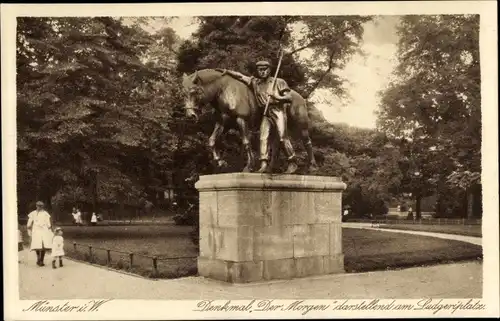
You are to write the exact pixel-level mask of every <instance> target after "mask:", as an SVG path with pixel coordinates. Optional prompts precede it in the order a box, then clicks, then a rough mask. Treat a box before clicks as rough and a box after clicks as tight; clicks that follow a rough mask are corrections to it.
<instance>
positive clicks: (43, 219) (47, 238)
mask: <svg viewBox="0 0 500 321" xmlns="http://www.w3.org/2000/svg"><path fill="white" fill-rule="evenodd" d="M43 207H44V204H43V202H36V210H34V211H33V212H31V213H29V214H28V223H27V224H26V227H27V228H28V234H29V235H30V236H31V250H32V251H35V253H36V259H37V260H36V264H37V265H38V266H44V265H45V264H44V263H43V260H44V258H45V252H46V251H47V250H50V249H51V247H52V236H53V234H52V231H51V227H52V224H51V221H50V215H49V213H47V212H46V211H45V210H44V209H43Z"/></svg>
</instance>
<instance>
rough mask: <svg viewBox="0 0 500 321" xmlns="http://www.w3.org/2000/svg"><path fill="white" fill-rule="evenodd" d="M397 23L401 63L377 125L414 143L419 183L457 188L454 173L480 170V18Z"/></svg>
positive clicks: (431, 18) (415, 19)
mask: <svg viewBox="0 0 500 321" xmlns="http://www.w3.org/2000/svg"><path fill="white" fill-rule="evenodd" d="M398 29H399V31H398V34H399V37H400V40H399V49H398V59H399V65H398V67H397V69H396V72H395V79H394V80H393V81H392V82H391V83H390V85H389V86H388V88H387V89H386V90H385V91H383V93H382V102H381V106H380V113H379V121H378V126H379V128H380V129H381V130H384V131H385V132H386V133H387V134H388V135H389V136H390V137H393V138H396V139H400V140H403V139H404V140H405V141H406V144H407V145H408V144H409V145H411V148H410V149H411V150H412V153H411V154H412V155H411V157H410V163H411V164H412V165H413V166H414V167H413V168H412V170H413V171H414V172H416V173H420V174H422V176H420V175H416V177H414V178H413V179H412V183H411V184H413V188H414V189H416V190H418V191H420V192H422V191H428V190H429V189H430V188H435V189H437V190H440V191H441V192H443V188H444V189H446V188H447V189H450V188H456V187H457V185H456V184H455V182H456V181H455V180H453V179H448V177H449V175H452V174H453V175H455V176H461V175H467V174H464V173H466V172H467V171H468V172H470V173H473V176H475V177H477V175H479V173H480V171H481V111H480V106H481V96H480V64H479V16H478V15H438V16H437V15H425V16H405V17H403V18H401V23H400V26H399V28H398ZM431 155H432V156H431ZM443 182H447V183H448V187H446V188H445V187H444V186H443V184H442V183H443ZM475 183H477V180H476V181H470V184H469V185H468V187H467V188H472V187H473V186H474V184H475ZM438 185H439V186H438ZM438 187H439V188H438ZM420 192H419V193H418V194H417V204H418V201H419V197H421V196H422V195H421V194H420ZM417 207H418V205H417ZM417 215H420V213H419V211H418V208H417ZM469 215H471V213H469Z"/></svg>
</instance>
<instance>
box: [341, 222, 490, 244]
mask: <svg viewBox="0 0 500 321" xmlns="http://www.w3.org/2000/svg"><path fill="white" fill-rule="evenodd" d="M342 227H348V228H359V229H367V230H378V231H384V232H393V233H406V234H414V235H422V236H431V237H437V238H440V239H447V240H457V241H462V242H467V243H472V244H476V245H482V238H480V237H475V236H465V235H455V234H445V233H434V232H422V231H410V230H396V229H388V228H387V229H385V228H378V227H372V225H371V223H342Z"/></svg>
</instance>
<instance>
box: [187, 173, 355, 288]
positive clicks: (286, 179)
mask: <svg viewBox="0 0 500 321" xmlns="http://www.w3.org/2000/svg"><path fill="white" fill-rule="evenodd" d="M345 187H346V185H345V184H344V183H342V182H341V181H340V179H338V178H335V177H323V176H301V175H262V174H250V173H233V174H219V175H207V176H201V177H200V180H199V181H198V182H197V183H196V188H197V189H198V190H199V192H200V255H199V258H198V273H199V275H201V276H205V277H209V278H213V279H217V280H222V281H226V282H231V283H246V282H257V281H263V280H276V279H290V278H297V277H306V276H312V275H324V274H331V273H342V272H344V256H343V253H342V227H341V200H342V191H343V190H344V189H345Z"/></svg>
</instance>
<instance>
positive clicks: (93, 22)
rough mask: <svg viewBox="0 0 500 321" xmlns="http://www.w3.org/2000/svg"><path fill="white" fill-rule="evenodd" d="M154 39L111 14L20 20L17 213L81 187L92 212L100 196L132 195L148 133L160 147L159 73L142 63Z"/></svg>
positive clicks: (146, 153) (143, 168) (144, 162)
mask: <svg viewBox="0 0 500 321" xmlns="http://www.w3.org/2000/svg"><path fill="white" fill-rule="evenodd" d="M153 40H154V39H153V38H152V37H151V35H149V34H148V33H147V32H145V31H144V30H142V29H141V28H138V27H137V26H126V25H124V24H123V22H122V21H121V20H120V19H114V18H109V17H98V18H29V17H26V18H19V19H18V34H17V42H18V43H17V44H18V46H17V71H18V77H17V87H18V97H17V99H18V101H17V107H18V108H17V119H18V133H17V134H18V168H19V176H18V181H19V182H20V184H19V185H18V186H19V191H18V195H20V197H21V199H20V202H19V203H20V205H21V206H23V205H26V204H27V203H28V202H29V200H31V198H32V197H33V196H36V197H37V198H42V199H44V200H45V201H46V202H47V203H48V205H49V206H50V201H51V198H52V197H53V196H54V195H56V193H58V191H60V190H61V189H63V188H67V187H68V186H73V188H74V189H76V188H78V187H84V190H85V193H84V195H85V198H86V201H90V203H91V204H93V207H94V208H95V206H96V203H97V202H98V201H99V200H100V199H99V197H100V196H101V197H106V195H113V196H110V197H111V198H112V199H116V197H118V196H117V195H120V197H121V198H122V200H121V201H122V202H123V201H125V200H126V199H129V200H130V199H131V198H132V199H133V198H138V197H139V196H140V194H141V193H142V188H141V187H140V186H141V182H140V180H141V178H143V177H144V176H146V175H145V173H148V171H149V170H150V169H151V168H150V167H151V166H150V165H151V162H149V161H148V160H150V159H151V158H152V159H153V160H154V159H155V154H154V153H155V152H156V151H157V149H154V148H153V144H154V143H153V140H152V138H151V136H154V135H156V136H158V135H160V136H161V135H163V137H164V139H163V141H164V144H168V139H166V137H165V135H167V136H168V132H166V131H165V126H164V123H165V120H166V116H168V112H167V107H168V105H158V104H154V103H153V102H154V98H155V97H153V99H152V97H151V96H149V93H150V92H151V91H154V90H156V92H159V91H160V90H161V89H160V88H156V89H155V88H154V86H155V85H158V83H157V82H155V80H157V79H158V77H160V76H164V74H160V73H159V68H156V67H157V66H155V65H146V64H144V63H143V62H142V61H141V58H144V56H145V55H146V54H147V53H150V52H151V50H152V49H151V44H152V43H153ZM167 94H168V91H167ZM164 96H165V94H164ZM157 141H158V139H157ZM163 147H164V148H168V146H163ZM165 155H166V154H165V153H164V154H162V156H163V157H165ZM156 160H157V161H158V157H156ZM162 161H164V159H162ZM158 162H159V161H158ZM99 178H102V179H99ZM143 183H144V182H143ZM23 197H26V198H27V199H22V198H23ZM23 210H24V209H23Z"/></svg>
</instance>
